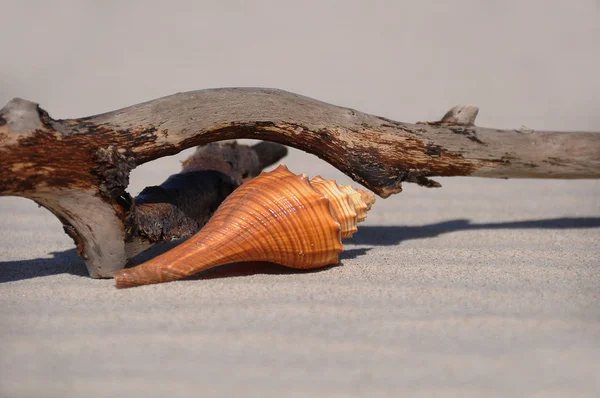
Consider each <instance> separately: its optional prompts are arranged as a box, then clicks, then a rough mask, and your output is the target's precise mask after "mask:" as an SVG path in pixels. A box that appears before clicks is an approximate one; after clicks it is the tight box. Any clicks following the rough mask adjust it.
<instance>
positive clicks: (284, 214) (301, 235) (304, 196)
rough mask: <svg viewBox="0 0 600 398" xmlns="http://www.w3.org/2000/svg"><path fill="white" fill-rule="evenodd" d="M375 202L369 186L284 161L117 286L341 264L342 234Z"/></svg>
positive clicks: (121, 276)
mask: <svg viewBox="0 0 600 398" xmlns="http://www.w3.org/2000/svg"><path fill="white" fill-rule="evenodd" d="M374 202H375V196H374V195H373V194H372V193H370V192H367V191H362V190H360V189H354V188H352V187H350V186H340V185H338V184H337V183H336V182H335V181H327V180H325V179H323V178H321V177H320V176H317V177H315V178H314V179H312V180H310V181H309V180H308V177H307V176H306V175H305V174H300V175H296V174H293V173H292V172H290V171H289V170H288V169H287V167H286V166H285V165H280V166H279V167H278V168H277V169H275V170H273V171H272V172H269V173H262V174H261V175H260V176H258V177H256V178H255V179H253V180H251V181H250V182H248V183H246V184H244V185H242V186H241V187H239V188H238V189H236V190H235V191H234V192H233V193H232V194H231V195H230V196H229V197H228V198H227V199H225V201H224V202H223V203H222V204H221V206H220V207H219V208H218V209H217V210H216V212H215V213H214V214H213V216H212V217H211V219H210V220H209V221H208V223H207V224H206V225H205V226H204V228H202V229H201V230H200V231H199V232H198V233H197V234H196V235H194V236H193V237H191V238H190V239H188V240H187V241H186V242H184V243H182V244H181V245H179V246H177V247H175V248H174V249H172V250H170V251H168V252H166V253H164V254H162V255H160V256H158V257H156V258H154V259H152V260H150V261H147V262H145V263H143V264H141V265H139V266H137V267H133V268H128V269H124V270H121V271H120V272H119V273H118V274H117V275H116V276H115V278H116V281H117V287H118V288H125V287H133V286H138V285H145V284H150V283H160V282H168V281H173V280H177V279H182V278H185V277H187V276H190V275H193V274H195V273H198V272H200V271H203V270H206V269H209V268H213V267H216V266H219V265H223V264H229V263H235V262H247V261H268V262H273V263H277V264H281V265H284V266H287V267H291V268H298V269H311V268H318V267H323V266H325V265H329V264H337V263H338V254H339V253H340V252H341V251H342V242H341V240H342V239H343V238H349V237H351V236H352V235H353V234H354V233H355V232H356V230H357V228H356V224H357V223H358V222H361V221H363V220H364V219H365V218H366V216H367V211H368V210H369V209H370V208H371V205H372V204H373V203H374Z"/></svg>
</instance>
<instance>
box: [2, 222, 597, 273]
mask: <svg viewBox="0 0 600 398" xmlns="http://www.w3.org/2000/svg"><path fill="white" fill-rule="evenodd" d="M582 228H600V217H581V218H576V217H574V218H552V219H545V220H528V221H513V222H499V223H483V224H473V223H471V222H470V221H469V220H467V219H457V220H451V221H445V222H441V223H436V224H428V225H418V226H372V225H365V226H363V227H362V228H360V229H359V232H358V233H357V234H356V235H355V236H354V237H353V238H352V239H349V240H348V241H347V242H348V243H352V244H357V245H370V246H377V245H384V246H389V245H397V244H399V243H401V242H403V241H406V240H410V239H427V238H434V237H436V236H439V235H442V234H445V233H450V232H460V231H472V230H496V229H498V230H500V229H507V230H509V229H582ZM181 242H182V241H175V242H169V243H163V244H160V245H156V246H155V247H153V248H151V249H150V250H147V251H146V252H144V253H142V254H140V255H138V256H137V257H136V258H134V260H133V264H134V265H136V264H140V263H141V262H143V261H146V260H148V259H150V258H153V257H155V256H157V255H159V254H161V253H164V252H166V251H167V250H170V249H172V248H173V247H175V246H177V245H178V244H180V243H181ZM369 250H370V249H369V248H357V249H350V250H346V251H344V252H342V253H341V254H340V260H341V261H344V260H349V259H352V258H355V257H358V256H362V255H364V254H366V253H367V252H368V251H369ZM329 268H331V267H325V268H320V269H318V270H309V271H298V270H293V269H289V268H285V267H282V266H280V265H277V264H272V263H237V264H230V265H226V266H222V267H218V268H216V269H213V270H209V271H205V272H203V273H201V274H199V275H197V276H194V277H193V278H194V279H215V278H226V277H234V276H248V275H256V274H276V275H280V274H290V273H298V272H320V271H323V270H327V269H329ZM64 273H67V274H72V275H77V276H82V277H85V276H87V270H86V267H85V263H84V262H83V260H82V259H81V258H80V257H78V256H77V252H76V250H75V249H70V250H65V251H61V252H53V253H52V257H51V258H38V259H30V260H18V261H2V262H0V283H6V282H12V281H19V280H23V279H30V278H37V277H42V276H49V275H57V274H64Z"/></svg>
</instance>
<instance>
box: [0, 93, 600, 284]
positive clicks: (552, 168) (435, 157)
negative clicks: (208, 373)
mask: <svg viewBox="0 0 600 398" xmlns="http://www.w3.org/2000/svg"><path fill="white" fill-rule="evenodd" d="M477 112H478V109H477V107H474V106H466V107H455V108H453V109H451V110H450V111H449V112H448V113H447V114H446V115H445V116H444V117H443V118H442V120H440V121H437V122H426V123H417V124H410V123H403V122H396V121H393V120H390V119H386V118H383V117H378V116H373V115H368V114H365V113H361V112H359V111H356V110H352V109H348V108H342V107H338V106H335V105H331V104H326V103H323V102H320V101H317V100H314V99H311V98H307V97H303V96H300V95H296V94H293V93H289V92H285V91H280V90H272V89H260V88H231V89H213V90H201V91H194V92H188V93H180V94H175V95H172V96H168V97H164V98H160V99H156V100H153V101H149V102H145V103H142V104H139V105H134V106H131V107H128V108H124V109H121V110H117V111H114V112H108V113H104V114H101V115H96V116H91V117H85V118H80V119H66V120H53V119H52V118H51V117H50V116H49V115H48V113H46V112H45V111H44V110H42V109H41V108H40V107H39V106H38V105H37V104H35V103H32V102H29V101H25V100H21V99H14V100H12V101H11V102H9V103H8V104H7V105H6V106H5V107H4V108H2V109H1V110H0V195H19V196H24V197H28V198H31V199H33V200H36V201H37V202H38V203H40V204H41V205H43V206H45V207H47V208H49V209H50V210H51V211H52V212H53V213H54V214H56V215H57V216H58V217H59V218H60V219H61V220H62V221H63V224H64V225H65V230H66V231H67V232H68V233H69V235H71V236H72V237H74V239H75V241H76V243H77V245H78V248H79V249H80V253H81V254H82V255H83V256H84V258H86V262H87V263H88V267H89V268H90V273H91V274H92V276H111V275H112V274H114V272H115V270H117V269H118V268H120V267H122V266H123V265H124V261H126V260H124V259H127V258H128V257H130V256H131V255H132V254H134V253H136V252H138V251H139V250H142V249H143V248H145V247H148V246H149V245H151V244H152V243H154V242H156V241H162V240H168V239H172V238H174V237H181V236H187V235H188V234H189V233H190V231H192V230H194V229H197V228H198V226H199V225H201V224H202V223H203V222H204V220H205V218H206V217H208V216H209V214H210V213H211V212H212V210H214V208H215V206H217V205H218V203H220V201H221V200H222V199H223V198H224V197H225V196H227V194H228V193H229V192H231V190H232V189H233V188H234V187H235V186H237V184H239V183H240V182H241V181H242V180H243V179H244V178H248V177H250V176H252V175H254V174H255V171H256V170H258V169H260V168H261V167H264V164H266V163H265V162H262V163H261V162H259V163H256V159H259V160H260V159H261V156H264V157H265V159H266V158H269V156H270V155H268V154H267V152H268V151H266V152H265V153H264V154H263V155H261V154H259V152H256V153H255V157H252V156H250V157H249V158H248V159H250V158H252V159H254V160H252V161H249V163H244V162H245V160H244V158H243V156H242V152H243V150H242V149H240V148H241V147H239V148H238V149H236V150H233V152H232V153H231V154H229V155H228V154H227V153H226V151H225V152H223V151H221V152H219V150H217V152H218V153H219V154H218V155H216V157H215V156H213V154H211V152H210V151H211V150H215V148H219V147H207V148H205V149H203V150H201V151H204V152H202V154H201V156H200V157H199V158H198V159H202V158H203V157H204V159H205V160H204V161H202V160H200V163H196V164H194V162H191V163H188V164H186V165H185V166H184V170H183V172H182V173H181V174H180V175H177V176H176V177H172V178H171V179H169V180H167V181H166V182H165V183H164V184H163V185H162V186H160V187H151V188H148V189H147V190H145V191H144V192H143V193H142V194H141V195H140V197H138V198H136V199H135V200H132V198H130V197H129V195H128V194H127V193H126V191H125V188H126V187H127V184H128V182H129V181H128V179H129V172H130V171H131V170H132V169H133V168H134V167H136V166H138V165H140V164H143V163H145V162H148V161H151V160H154V159H157V158H159V157H163V156H168V155H173V154H176V153H178V152H180V151H181V150H183V149H186V148H189V147H192V146H196V145H204V144H207V143H210V142H213V141H220V140H229V139H236V138H254V139H263V140H267V141H273V142H276V143H280V144H285V145H289V146H293V147H296V148H299V149H302V150H305V151H307V152H310V153H312V154H315V155H317V156H318V157H320V158H322V159H324V160H326V161H327V162H329V163H331V164H332V165H333V166H335V167H337V168H338V169H340V170H341V171H342V172H344V173H346V174H347V175H349V176H350V177H351V178H353V179H354V180H355V181H357V182H359V183H361V184H363V185H365V186H366V187H368V188H370V189H371V190H373V191H374V192H376V193H377V194H379V195H380V196H382V197H387V196H389V195H391V194H393V193H398V192H400V191H401V189H402V187H401V183H402V182H404V181H407V182H414V183H417V184H420V185H423V186H427V187H436V186H439V184H438V183H436V182H435V181H432V180H431V179H430V177H434V176H477V177H492V178H599V177H600V134H598V133H591V132H569V133H566V132H541V131H540V132H536V131H532V130H527V131H526V130H498V129H489V128H481V127H476V126H475V125H474V121H475V117H476V116H477ZM265 145H266V144H265ZM221 148H224V147H221ZM272 148H279V149H277V150H275V152H274V153H275V155H274V156H271V157H270V159H271V160H270V161H275V160H276V159H278V158H279V157H280V156H281V155H280V154H279V155H278V154H277V151H278V150H279V151H280V150H281V148H280V147H272ZM271 155H273V154H271ZM228 156H229V157H230V158H231V159H234V160H235V159H237V162H238V163H237V164H238V165H243V166H242V167H241V168H240V170H245V171H244V172H241V173H240V172H238V171H236V170H235V169H234V168H231V167H229V168H228V166H227V163H228V162H227V159H228ZM206 159H212V160H211V161H206ZM246 160H247V159H246ZM263 160H264V159H263ZM253 162H254V163H253ZM213 164H216V165H220V166H219V167H216V169H215V168H214V167H213V168H207V165H213ZM257 164H258V166H257ZM261 164H262V165H263V166H260V165H261ZM211 167H212V166H211ZM245 172H247V174H246V176H244V173H245ZM236 173H237V174H236ZM225 177H226V178H225ZM182 186H183V187H185V188H181V187H182ZM192 196H193V197H198V196H200V197H202V201H203V202H205V203H206V206H205V207H204V209H203V210H202V211H200V210H199V209H197V208H194V207H190V206H189V205H188V204H187V203H188V201H189V198H190V197H192ZM82 204H83V205H82ZM92 212H97V214H100V215H102V216H101V217H100V216H98V217H96V216H92V215H91V213H92ZM103 220H104V221H103ZM157 220H162V221H163V223H162V224H161V225H157V224H156V223H157V222H158V221H157ZM109 224H110V226H109ZM159 224H160V223H159ZM107 231H111V232H110V233H109V232H107ZM110 234H113V236H114V237H111V238H110V239H109V238H108V235H110ZM106 242H109V243H106ZM109 264H110V265H109Z"/></svg>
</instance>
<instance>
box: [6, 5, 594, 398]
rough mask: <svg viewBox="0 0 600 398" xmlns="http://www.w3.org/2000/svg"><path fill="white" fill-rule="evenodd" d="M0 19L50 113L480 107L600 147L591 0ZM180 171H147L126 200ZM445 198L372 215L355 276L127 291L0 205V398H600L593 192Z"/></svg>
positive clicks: (231, 278)
mask: <svg viewBox="0 0 600 398" xmlns="http://www.w3.org/2000/svg"><path fill="white" fill-rule="evenodd" d="M0 16H1V21H0V33H1V34H2V38H3V39H2V45H1V46H0V48H1V53H0V54H1V55H0V105H3V104H4V103H6V102H8V101H9V100H10V99H11V98H13V97H16V96H18V97H22V98H26V99H29V100H32V101H36V102H39V103H40V104H41V105H42V107H44V108H45V109H46V110H48V111H49V112H50V114H51V115H52V116H53V117H54V118H65V117H79V116H86V115H90V114H95V113H100V112H104V111H109V110H113V109H117V108H120V107H124V106H127V105H131V104H134V103H138V102H142V101H146V100H149V99H152V98H156V97H160V96H163V95H168V94H172V93H175V92H179V91H188V90H194V89H200V88H210V87H224V86H263V87H276V88H281V89H286V90H290V91H294V92H297V93H300V94H304V95H308V96H310V97H314V98H317V99H320V100H323V101H327V102H331V103H335V104H337V105H342V106H347V107H352V108H356V109H359V110H361V111H365V112H369V113H374V114H378V115H383V116H386V117H389V118H393V119H397V120H402V121H407V122H414V121H419V120H435V119H439V118H440V117H441V116H442V115H443V114H444V112H445V111H446V110H447V109H449V108H450V107H451V106H453V105H456V104H464V103H473V104H476V105H478V106H479V107H480V108H481V111H480V114H479V117H478V119H477V124H478V125H482V126H491V127H498V128H518V127H520V126H521V125H522V124H524V125H526V126H528V127H531V128H535V129H556V130H592V131H599V130H600V77H599V73H598V71H599V70H600V50H599V49H600V9H599V5H598V3H597V2H596V1H584V0H581V1H573V2H566V1H524V0H522V1H503V2H496V1H448V2H442V1H418V2H417V1H415V2H403V1H337V2H333V1H302V2H300V1H293V2H292V1H214V2H210V1H187V2H181V1H180V2H177V1H169V2H166V1H165V2H159V1H146V2H141V1H140V2H132V1H95V2H93V1H72V2H65V1H37V2H36V1H10V0H9V1H6V0H5V1H3V2H2V3H1V4H0ZM184 157H185V154H180V155H177V156H175V157H172V158H166V159H162V160H159V161H156V162H152V163H150V164H147V165H144V166H142V167H140V168H138V169H136V170H135V171H134V172H133V175H132V184H131V188H130V192H131V193H132V194H135V193H136V192H138V191H139V190H140V189H141V188H143V187H144V186H146V185H150V184H157V183H159V182H161V181H162V179H163V178H165V177H166V176H168V175H169V174H170V173H173V172H176V171H177V170H178V168H179V160H181V159H183V158H184ZM285 162H286V163H287V164H288V165H289V167H290V168H291V170H293V171H295V172H304V173H307V174H309V175H311V176H313V175H315V174H322V175H324V176H326V177H328V178H336V179H339V180H341V181H343V182H348V179H347V178H345V176H343V175H341V174H340V173H339V172H337V171H336V170H335V169H333V168H332V167H331V166H329V165H327V164H325V163H323V162H321V161H319V160H318V159H316V158H315V157H313V156H311V155H307V154H304V153H301V152H299V151H291V154H290V156H289V157H288V158H286V159H285ZM441 182H442V184H443V185H444V187H443V188H442V189H438V190H427V189H424V188H420V187H415V186H411V185H407V186H406V187H405V191H404V192H403V193H401V194H399V195H396V196H394V197H392V198H389V199H386V200H381V199H380V200H378V202H377V203H376V205H375V207H374V209H373V210H372V211H371V213H370V214H369V218H368V220H367V222H366V223H365V225H364V226H363V227H362V228H360V229H359V233H358V234H357V235H356V237H355V238H353V239H352V240H350V241H348V242H347V243H346V245H345V247H346V252H345V253H344V254H343V255H342V265H341V266H338V267H332V268H329V269H326V270H323V271H320V272H312V273H294V272H287V271H285V270H282V269H279V268H269V267H263V268H258V269H257V268H252V267H248V266H237V267H229V268H226V269H224V270H219V271H216V272H212V273H209V274H208V275H207V276H206V277H204V278H202V279H199V280H191V281H184V282H178V283H172V284H166V285H155V286H149V287H142V288H137V289H131V290H127V291H117V290H116V289H114V287H113V282H112V281H110V280H91V279H89V278H87V277H86V276H85V266H84V264H83V262H82V260H81V259H79V258H77V255H76V254H75V251H74V249H73V243H72V241H71V240H70V239H69V238H68V237H67V236H66V235H64V234H63V233H62V228H61V226H60V223H59V222H58V220H56V219H55V218H53V216H52V215H51V214H50V213H49V212H48V211H46V210H44V209H40V208H38V207H37V206H36V205H35V204H33V203H32V202H29V201H27V200H25V199H19V198H0V218H1V220H2V223H1V224H0V396H6V397H67V396H87V397H93V396H98V397H103V396H128V397H131V396H145V397H148V396H166V395H169V396H234V395H236V396H239V395H242V394H243V395H248V396H300V395H304V396H306V395H313V396H315V395H316V396H352V395H357V396H358V395H368V396H397V395H399V394H401V393H405V394H406V395H411V396H413V395H422V396H428V395H436V396H440V395H445V396H468V395H474V396H481V395H483V394H485V395H488V396H492V395H498V396H525V395H527V396H544V397H546V396H598V395H599V394H600V377H599V376H598V375H599V374H600V365H599V363H600V306H599V304H600V261H599V257H600V256H599V255H600V243H599V242H600V199H598V198H599V193H600V184H599V183H598V182H596V181H593V182H589V181H529V180H510V181H502V180H482V179H475V178H471V179H469V178H454V179H441ZM160 250H161V249H160V248H159V249H157V250H155V251H154V254H156V253H157V252H159V251H160ZM162 250H164V248H163V249H162Z"/></svg>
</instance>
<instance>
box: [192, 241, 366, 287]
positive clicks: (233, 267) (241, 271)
mask: <svg viewBox="0 0 600 398" xmlns="http://www.w3.org/2000/svg"><path fill="white" fill-rule="evenodd" d="M369 250H371V248H360V249H349V250H345V251H343V252H342V253H340V256H339V259H340V263H339V264H333V265H328V266H325V267H321V268H315V269H306V270H302V269H294V268H288V267H284V266H283V265H279V264H275V263H268V262H248V263H233V264H227V265H222V266H220V267H216V268H213V269H209V270H206V271H204V272H200V273H198V274H196V275H193V276H190V277H189V278H186V280H204V279H218V278H231V277H240V276H252V275H288V274H314V273H318V272H323V271H326V270H329V269H331V268H335V267H339V266H341V265H343V261H344V260H349V259H352V258H355V257H358V256H362V255H364V254H366V253H367V252H368V251H369Z"/></svg>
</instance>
